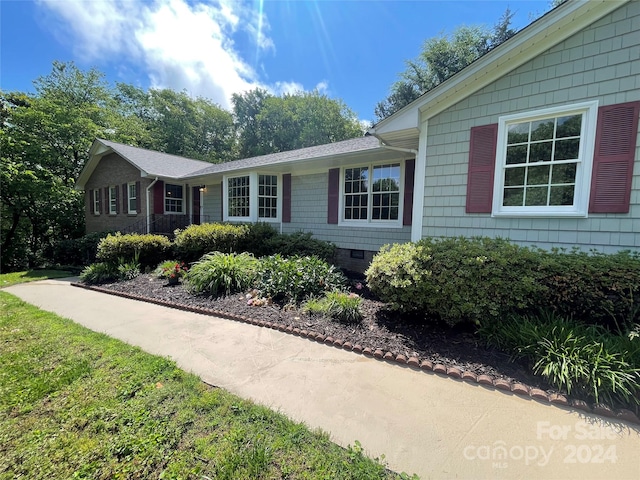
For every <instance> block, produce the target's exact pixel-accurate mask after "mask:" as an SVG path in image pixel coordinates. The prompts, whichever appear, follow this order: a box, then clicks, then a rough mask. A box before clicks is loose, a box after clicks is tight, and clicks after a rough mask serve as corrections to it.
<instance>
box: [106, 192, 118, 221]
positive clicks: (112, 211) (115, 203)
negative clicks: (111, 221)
mask: <svg viewBox="0 0 640 480" xmlns="http://www.w3.org/2000/svg"><path fill="white" fill-rule="evenodd" d="M112 193H113V197H112V196H111V194H112ZM112 200H113V202H112ZM112 206H113V208H111V207H112ZM108 208H109V215H117V214H118V194H117V190H116V186H115V185H110V186H109V206H108Z"/></svg>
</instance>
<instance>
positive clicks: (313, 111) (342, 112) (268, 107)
mask: <svg viewBox="0 0 640 480" xmlns="http://www.w3.org/2000/svg"><path fill="white" fill-rule="evenodd" d="M233 105H234V116H235V118H236V126H237V128H238V134H239V140H240V147H239V153H240V156H241V157H250V156H256V155H265V154H268V153H276V152H284V151H287V150H295V149H298V148H304V147H311V146H315V145H322V144H325V143H332V142H338V141H340V140H347V139H349V138H355V137H359V136H362V134H363V130H362V127H361V126H360V123H359V121H358V119H357V116H356V114H355V113H354V112H353V111H351V110H350V109H349V108H348V107H347V106H346V105H345V104H344V102H342V101H341V100H336V99H331V98H329V97H327V96H326V95H321V94H320V93H319V92H317V91H314V92H304V93H296V94H286V95H283V96H281V97H278V96H274V95H270V94H268V93H267V92H266V91H264V90H259V89H257V90H252V91H249V92H246V93H244V94H236V95H234V96H233Z"/></svg>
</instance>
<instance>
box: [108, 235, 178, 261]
mask: <svg viewBox="0 0 640 480" xmlns="http://www.w3.org/2000/svg"><path fill="white" fill-rule="evenodd" d="M170 253H171V242H170V241H169V239H168V238H167V237H165V236H163V235H153V234H146V235H139V234H136V233H131V234H126V235H122V234H121V233H116V234H115V235H108V236H107V237H106V238H103V239H102V240H100V243H99V244H98V253H97V255H96V257H97V259H98V260H99V261H100V262H106V263H109V264H111V265H118V264H120V263H122V262H123V261H126V262H128V261H131V260H134V259H136V255H138V257H137V260H138V262H139V263H140V266H141V268H143V269H144V268H146V267H150V268H155V266H156V265H158V263H160V262H161V261H162V260H164V259H165V258H167V257H168V256H169V254H170Z"/></svg>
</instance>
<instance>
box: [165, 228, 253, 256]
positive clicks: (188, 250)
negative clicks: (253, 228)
mask: <svg viewBox="0 0 640 480" xmlns="http://www.w3.org/2000/svg"><path fill="white" fill-rule="evenodd" d="M248 233H249V227H247V226H246V225H231V224H227V223H203V224H202V225H190V226H188V227H187V228H185V229H184V230H180V229H178V230H176V231H175V240H174V244H175V253H176V255H177V256H178V257H179V258H180V259H182V260H184V261H186V262H192V261H195V260H197V259H199V258H200V257H202V256H203V255H204V254H205V253H209V252H222V253H231V252H237V251H238V248H239V247H240V244H241V241H242V239H243V238H244V237H245V236H246V235H247V234H248Z"/></svg>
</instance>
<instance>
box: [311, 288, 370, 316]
mask: <svg viewBox="0 0 640 480" xmlns="http://www.w3.org/2000/svg"><path fill="white" fill-rule="evenodd" d="M361 303H362V299H361V298H360V297H359V296H358V295H357V294H355V293H345V292H328V293H327V294H326V295H325V296H324V297H322V298H310V299H309V300H307V302H306V303H305V305H304V307H303V311H304V312H306V313H312V314H313V313H317V314H321V315H326V316H328V317H331V318H333V319H334V320H337V321H339V322H343V323H358V322H360V321H361V320H362V312H361V311H360V304H361Z"/></svg>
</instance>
